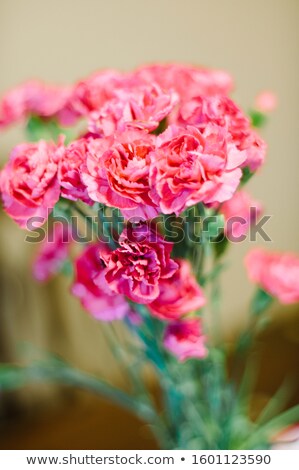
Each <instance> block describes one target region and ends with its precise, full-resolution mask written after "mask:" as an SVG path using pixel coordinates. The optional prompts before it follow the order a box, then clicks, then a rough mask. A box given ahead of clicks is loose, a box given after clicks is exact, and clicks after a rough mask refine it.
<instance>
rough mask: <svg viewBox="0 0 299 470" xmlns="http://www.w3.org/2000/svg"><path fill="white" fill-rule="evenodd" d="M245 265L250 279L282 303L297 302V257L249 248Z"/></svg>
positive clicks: (298, 289) (298, 262) (298, 282)
mask: <svg viewBox="0 0 299 470" xmlns="http://www.w3.org/2000/svg"><path fill="white" fill-rule="evenodd" d="M245 265H246V268H247V271H248V275H249V278H250V279H251V281H253V282H255V283H257V284H258V285H259V286H260V287H261V288H262V289H264V290H265V291H266V292H268V293H269V294H270V295H272V296H273V297H277V298H278V300H279V301H280V302H281V303H282V304H291V303H294V302H299V257H298V256H296V255H293V254H291V253H276V252H267V251H265V250H263V249H261V248H256V249H254V250H251V251H250V252H249V253H248V254H247V256H246V258H245Z"/></svg>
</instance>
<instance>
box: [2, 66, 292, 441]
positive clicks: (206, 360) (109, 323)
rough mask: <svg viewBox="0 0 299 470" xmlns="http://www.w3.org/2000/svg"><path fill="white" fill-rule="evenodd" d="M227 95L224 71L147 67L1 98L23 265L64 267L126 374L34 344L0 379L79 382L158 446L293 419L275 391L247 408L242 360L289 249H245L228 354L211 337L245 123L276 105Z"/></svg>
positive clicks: (236, 238)
mask: <svg viewBox="0 0 299 470" xmlns="http://www.w3.org/2000/svg"><path fill="white" fill-rule="evenodd" d="M231 91H232V79H231V77H230V75H229V74H227V73H226V72H224V71H220V70H208V69H205V68H200V67H198V68H197V67H193V66H185V65H179V64H170V65H159V64H157V65H151V66H145V67H141V68H139V69H137V70H134V71H133V72H130V73H120V72H118V71H116V70H104V71H100V72H97V73H95V74H93V75H91V76H90V77H88V78H86V79H84V80H81V81H79V82H77V83H75V84H74V85H72V86H56V85H55V86H54V85H49V84H45V83H42V82H40V81H29V82H26V83H24V84H22V85H20V86H18V87H16V88H15V89H13V90H11V91H9V92H7V93H6V94H5V95H4V96H3V98H2V100H1V102H0V128H1V129H5V128H6V126H8V125H11V124H13V123H15V122H17V121H20V120H22V121H23V122H25V123H26V133H27V140H26V142H24V143H21V144H19V145H17V146H16V147H15V148H14V149H13V150H12V152H11V154H10V156H9V160H8V162H7V163H6V164H5V166H4V168H3V169H2V171H1V174H0V189H1V195H2V200H3V206H4V210H5V212H6V213H7V214H8V215H9V216H10V217H11V218H12V219H13V220H14V221H15V222H16V223H17V224H18V225H19V226H20V227H21V228H22V229H26V230H29V232H28V233H27V235H26V240H27V241H29V242H37V241H38V242H39V243H38V249H37V254H36V258H35V260H34V265H33V272H34V275H35V277H36V278H37V279H38V280H39V281H46V280H48V279H49V278H51V277H52V276H54V275H56V274H58V273H63V274H65V275H68V276H70V279H71V292H72V294H73V295H74V296H76V297H77V298H78V300H79V301H80V302H81V304H82V306H83V307H84V309H85V310H86V311H87V312H88V313H89V314H90V315H91V316H92V317H94V319H96V320H98V321H99V322H102V325H103V329H104V332H105V334H106V335H107V338H108V341H109V344H110V345H111V349H112V350H113V353H114V354H115V357H116V360H117V361H118V362H119V363H120V364H121V366H122V368H123V370H124V371H125V374H126V377H127V381H128V383H127V387H126V388H125V389H119V388H116V387H115V386H114V385H112V384H110V383H108V382H106V381H104V380H103V379H102V378H100V377H94V376H91V375H88V374H86V373H85V372H83V371H80V370H78V369H76V368H74V367H72V366H71V365H69V364H67V363H66V362H64V361H63V360H62V359H60V358H57V357H49V356H47V357H46V358H44V359H42V360H39V361H35V362H33V363H31V364H26V365H25V364H22V365H2V366H1V369H0V388H2V389H12V388H14V387H16V386H23V385H25V384H26V383H28V382H32V381H40V380H48V381H51V380H52V381H58V382H62V383H67V384H71V385H74V386H78V387H84V388H87V389H90V390H91V391H93V392H95V393H99V394H102V395H104V396H106V397H108V398H110V399H111V400H114V401H115V402H116V403H118V404H119V405H121V406H123V407H125V408H128V409H129V410H131V411H132V412H133V413H135V414H137V415H138V416H139V417H140V418H141V419H142V420H144V421H145V422H146V423H148V424H149V425H150V426H151V428H152V431H153V433H154V434H155V436H156V438H157V440H158V442H159V445H160V447H161V448H162V449H265V448H268V447H269V446H271V440H272V439H273V436H274V435H275V434H276V433H277V432H279V431H281V430H282V429H284V428H285V427H287V426H289V425H291V424H292V423H295V422H296V421H297V420H298V418H299V407H295V408H292V409H289V410H287V411H284V403H283V402H282V401H281V400H280V399H279V397H281V396H282V395H283V391H282V390H281V389H280V390H278V392H277V395H275V396H274V397H273V398H272V399H271V400H270V401H269V402H268V403H267V404H266V406H265V408H264V409H263V410H262V411H261V413H260V414H259V415H258V416H257V417H256V418H255V419H253V418H252V416H251V413H250V397H251V386H250V380H248V377H249V376H250V374H249V373H248V367H247V366H246V360H245V358H246V355H247V352H248V350H249V349H250V347H251V346H252V343H253V339H254V336H255V334H256V333H257V332H259V331H260V330H261V329H262V328H264V326H265V321H264V320H265V318H266V317H265V310H266V309H267V307H268V306H269V305H270V304H271V302H272V301H273V300H274V299H278V301H280V302H281V303H283V304H289V303H293V302H298V301H299V258H298V257H296V256H295V255H293V254H290V253H276V252H269V251H268V250H264V249H261V248H253V249H252V250H251V251H250V252H249V253H248V255H247V256H246V259H245V264H246V268H247V270H248V275H249V278H250V280H251V281H252V282H253V283H254V284H255V285H256V291H255V295H254V297H253V299H252V302H251V306H250V320H249V325H248V328H247V329H246V331H244V332H242V333H241V334H240V337H239V338H238V340H237V341H236V345H235V353H234V355H233V359H231V348H230V347H229V345H228V344H226V343H225V341H224V340H223V338H221V336H220V337H217V334H216V330H217V326H218V327H219V324H218V322H219V309H220V307H221V301H220V281H219V279H220V276H221V275H222V273H223V270H224V268H225V263H224V262H223V256H224V254H225V253H226V252H227V250H228V249H229V246H230V243H231V242H240V241H242V240H244V239H245V238H246V236H247V233H248V230H249V228H250V226H251V225H252V224H253V225H254V226H255V228H256V230H257V227H258V220H259V217H260V216H261V212H262V209H261V205H260V204H259V202H257V201H255V200H254V199H252V197H251V196H250V195H249V194H248V193H247V192H246V191H245V190H244V187H245V185H246V183H247V182H248V180H249V179H250V178H251V177H252V176H254V174H255V173H256V172H257V171H259V169H260V167H261V165H262V164H263V162H264V159H265V153H266V144H265V142H264V141H263V140H262V138H261V137H260V136H259V134H258V133H257V130H256V128H257V127H261V126H262V125H263V124H264V122H265V120H266V119H267V116H266V113H267V112H268V111H270V110H271V109H272V108H273V106H274V104H275V103H274V96H273V95H271V94H270V93H268V94H267V93H264V94H263V95H261V96H260V97H259V99H258V100H257V103H256V107H255V108H254V109H253V110H251V112H250V113H249V115H248V116H247V115H246V114H245V113H244V112H243V111H242V109H241V108H240V107H239V106H238V105H237V104H236V103H235V102H234V101H233V100H232V99H231V98H230V97H229V95H230V92H231ZM262 234H263V235H264V236H265V237H266V236H267V234H265V232H264V231H262ZM207 313H208V314H210V315H211V316H212V327H208V325H207V322H206V317H207ZM120 322H121V323H122V325H123V328H124V329H125V330H126V335H125V338H126V340H125V341H124V342H120V341H119V338H118V337H117V333H116V330H115V324H116V323H120ZM86 341H88V338H86ZM229 359H230V362H232V361H233V362H234V364H233V365H230V367H228V362H229ZM244 363H245V366H244ZM145 368H147V369H149V368H150V370H151V377H152V380H153V381H154V383H155V384H156V389H157V390H158V392H157V393H153V390H152V387H151V386H149V383H148V381H147V380H145V374H144V371H145Z"/></svg>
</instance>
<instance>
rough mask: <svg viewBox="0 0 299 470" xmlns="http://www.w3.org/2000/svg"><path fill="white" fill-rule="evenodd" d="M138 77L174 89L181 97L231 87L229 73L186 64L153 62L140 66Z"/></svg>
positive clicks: (227, 89)
mask: <svg viewBox="0 0 299 470" xmlns="http://www.w3.org/2000/svg"><path fill="white" fill-rule="evenodd" d="M136 75H137V76H138V78H139V79H142V80H144V81H145V82H147V83H150V84H151V83H153V82H156V83H158V84H159V85H160V86H161V88H162V89H164V90H169V89H173V90H175V91H176V92H177V93H178V94H179V96H180V97H181V99H183V100H187V99H191V98H192V97H194V96H198V95H203V96H212V95H218V94H219V95H221V94H227V93H229V92H230V91H231V90H232V88H233V81H232V77H231V75H229V74H228V73H227V72H225V71H224V70H211V69H205V68H203V67H194V66H192V65H186V64H155V65H149V66H143V67H140V68H139V69H138V70H137V71H136Z"/></svg>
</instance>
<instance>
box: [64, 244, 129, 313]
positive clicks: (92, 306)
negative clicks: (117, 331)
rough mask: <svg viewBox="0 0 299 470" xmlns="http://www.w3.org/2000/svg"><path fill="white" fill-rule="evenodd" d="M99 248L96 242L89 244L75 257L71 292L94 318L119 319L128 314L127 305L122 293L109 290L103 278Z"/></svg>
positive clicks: (100, 247)
mask: <svg viewBox="0 0 299 470" xmlns="http://www.w3.org/2000/svg"><path fill="white" fill-rule="evenodd" d="M101 249H102V246H100V245H98V244H94V245H89V246H88V247H87V248H85V250H84V251H83V253H81V255H80V256H79V257H78V258H77V259H76V261H75V280H74V284H73V287H72V293H73V294H74V295H75V296H76V297H78V298H79V299H80V300H81V304H82V305H83V307H84V308H85V309H86V310H87V311H88V312H89V313H91V315H92V316H93V317H95V318H96V319H98V320H103V321H112V320H119V319H121V318H123V317H124V316H125V315H126V314H128V312H129V306H128V304H127V302H126V301H125V299H124V297H123V296H122V295H118V294H115V293H114V292H112V291H111V290H110V288H109V286H108V284H107V282H106V280H105V276H104V267H103V262H102V261H101V258H100V250H101ZM95 280H97V282H95Z"/></svg>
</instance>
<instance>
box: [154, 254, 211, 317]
mask: <svg viewBox="0 0 299 470" xmlns="http://www.w3.org/2000/svg"><path fill="white" fill-rule="evenodd" d="M176 263H177V264H178V266H179V268H178V270H177V271H176V272H175V274H174V275H173V276H172V277H171V278H170V279H163V280H161V281H160V286H159V287H160V295H159V297H157V299H156V300H154V302H152V303H151V304H149V305H148V308H149V310H150V311H151V313H152V314H153V315H154V316H156V317H158V318H160V319H161V320H178V319H179V318H180V317H182V316H183V315H186V314H187V313H190V312H192V311H193V310H198V309H200V308H201V307H203V306H204V304H205V302H206V300H205V297H204V294H203V291H202V289H201V288H200V286H199V285H198V284H197V282H196V279H195V277H194V275H193V273H192V269H191V265H190V263H189V262H188V261H185V260H178V259H177V260H176Z"/></svg>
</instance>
